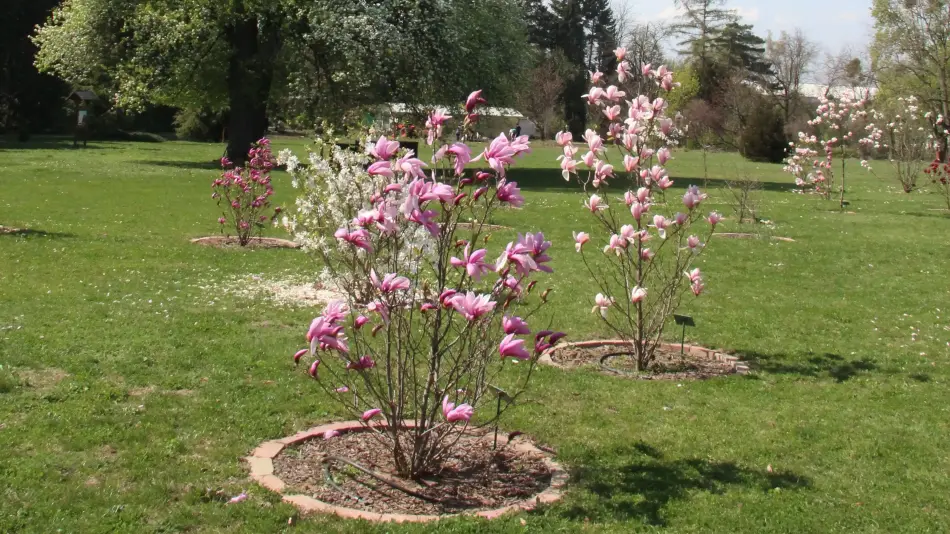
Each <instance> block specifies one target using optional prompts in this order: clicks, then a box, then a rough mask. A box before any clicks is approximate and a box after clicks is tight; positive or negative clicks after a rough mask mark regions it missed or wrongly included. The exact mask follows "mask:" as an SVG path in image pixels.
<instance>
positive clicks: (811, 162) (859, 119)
mask: <svg viewBox="0 0 950 534" xmlns="http://www.w3.org/2000/svg"><path fill="white" fill-rule="evenodd" d="M867 107H868V103H867V101H865V100H858V101H852V100H850V99H849V98H847V97H843V98H840V99H833V98H827V97H824V98H822V100H821V103H820V105H819V106H818V108H817V109H816V110H815V117H814V118H812V119H811V120H810V121H808V126H809V131H808V132H799V133H798V142H797V143H795V142H791V143H789V149H788V157H787V158H786V159H785V168H784V169H785V172H787V173H789V174H791V175H792V176H794V177H795V185H796V186H797V187H798V188H799V191H800V192H802V193H804V192H806V191H809V190H811V191H814V192H815V193H817V194H819V195H821V196H822V197H824V198H825V199H830V198H831V195H832V193H833V192H834V191H835V189H836V188H837V191H838V193H839V202H840V204H841V206H842V207H844V205H845V200H844V194H845V177H846V175H845V172H846V170H847V161H848V158H849V157H855V156H862V161H861V165H862V166H863V167H865V168H866V169H870V163H869V162H868V161H867V160H866V159H863V156H865V155H867V154H869V153H870V152H871V151H872V149H874V146H875V144H876V143H877V144H879V143H880V140H879V139H877V140H875V139H874V138H873V135H866V134H871V133H873V132H868V131H867V127H868V122H869V118H868V111H867ZM836 157H837V158H838V159H839V160H840V165H839V167H840V172H836V170H835V161H834V160H835V158H836ZM836 180H840V182H839V183H836Z"/></svg>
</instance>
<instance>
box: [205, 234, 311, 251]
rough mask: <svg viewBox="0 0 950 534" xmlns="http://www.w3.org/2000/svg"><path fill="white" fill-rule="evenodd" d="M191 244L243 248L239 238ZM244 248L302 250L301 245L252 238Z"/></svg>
mask: <svg viewBox="0 0 950 534" xmlns="http://www.w3.org/2000/svg"><path fill="white" fill-rule="evenodd" d="M191 242H192V243H195V244H198V245H205V246H208V247H215V248H242V247H241V244H240V242H239V241H238V238H236V237H231V236H223V235H214V236H208V237H197V238H195V239H192V240H191ZM243 248H255V249H256V248H300V244H298V243H294V242H293V241H288V240H286V239H279V238H276V237H252V238H251V240H250V241H249V242H248V243H247V245H245V246H244V247H243Z"/></svg>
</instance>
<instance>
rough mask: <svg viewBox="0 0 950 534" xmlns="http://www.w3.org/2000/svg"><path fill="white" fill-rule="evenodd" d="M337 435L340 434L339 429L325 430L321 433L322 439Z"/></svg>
mask: <svg viewBox="0 0 950 534" xmlns="http://www.w3.org/2000/svg"><path fill="white" fill-rule="evenodd" d="M339 435H340V431H339V430H327V431H326V432H324V433H323V439H325V440H328V439H333V438H335V437H337V436H339Z"/></svg>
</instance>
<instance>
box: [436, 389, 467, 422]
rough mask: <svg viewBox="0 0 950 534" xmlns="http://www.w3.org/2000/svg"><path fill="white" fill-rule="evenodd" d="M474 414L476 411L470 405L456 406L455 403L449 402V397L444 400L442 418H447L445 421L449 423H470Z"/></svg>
mask: <svg viewBox="0 0 950 534" xmlns="http://www.w3.org/2000/svg"><path fill="white" fill-rule="evenodd" d="M474 413H475V409H474V408H472V406H471V405H469V404H459V405H458V406H456V405H455V404H454V403H451V402H449V396H448V395H446V396H445V398H443V399H442V416H443V417H445V421H446V422H448V423H456V422H458V421H465V422H468V421H469V419H471V418H472V415H473V414H474Z"/></svg>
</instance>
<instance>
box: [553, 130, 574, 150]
mask: <svg viewBox="0 0 950 534" xmlns="http://www.w3.org/2000/svg"><path fill="white" fill-rule="evenodd" d="M573 139H574V136H573V135H571V132H558V133H557V134H556V135H555V136H554V140H555V141H556V142H557V144H558V146H562V147H563V146H567V145H569V144H570V143H571V141H572V140H573Z"/></svg>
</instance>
